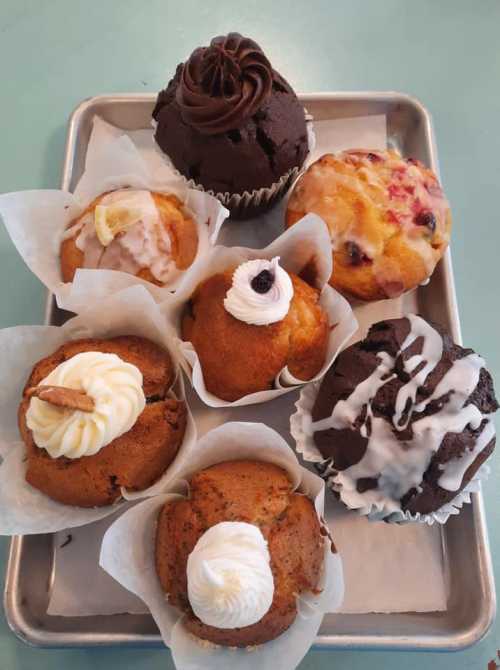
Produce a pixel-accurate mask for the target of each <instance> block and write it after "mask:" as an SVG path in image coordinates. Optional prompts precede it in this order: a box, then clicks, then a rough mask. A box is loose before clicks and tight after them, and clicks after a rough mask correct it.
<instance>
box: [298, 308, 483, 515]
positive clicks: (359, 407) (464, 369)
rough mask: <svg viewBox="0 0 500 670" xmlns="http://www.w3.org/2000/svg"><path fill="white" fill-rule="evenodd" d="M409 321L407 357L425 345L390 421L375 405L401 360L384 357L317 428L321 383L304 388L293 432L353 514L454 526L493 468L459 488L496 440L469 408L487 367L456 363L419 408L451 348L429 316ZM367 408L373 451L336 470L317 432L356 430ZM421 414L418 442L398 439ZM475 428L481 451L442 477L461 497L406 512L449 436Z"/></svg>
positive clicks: (365, 425)
mask: <svg viewBox="0 0 500 670" xmlns="http://www.w3.org/2000/svg"><path fill="white" fill-rule="evenodd" d="M406 318H407V319H408V320H409V322H410V331H409V334H408V336H407V338H406V340H405V341H404V342H403V343H402V345H401V348H400V351H399V354H402V352H404V351H405V350H406V349H407V348H408V347H410V346H411V344H412V343H413V342H415V340H416V339H417V338H420V339H422V341H423V344H422V354H418V355H413V356H410V357H409V358H404V359H403V363H402V365H403V366H404V370H405V372H406V373H407V374H408V381H407V382H406V383H405V384H403V385H402V386H401V388H400V389H399V391H398V394H397V396H396V399H395V406H394V414H393V417H392V419H391V421H390V422H389V421H387V420H386V419H383V418H380V417H377V416H373V412H372V407H371V400H372V399H373V398H374V397H375V395H376V393H377V391H378V389H379V388H381V387H382V386H383V385H384V384H385V383H387V382H390V381H391V379H392V378H393V377H394V376H395V375H394V374H393V369H394V367H393V366H394V365H395V360H396V359H393V358H392V357H391V356H389V354H387V353H386V352H384V351H382V352H379V353H378V355H377V358H378V361H379V364H378V366H377V367H376V368H375V369H374V370H373V371H372V373H371V374H370V375H369V376H368V377H367V378H366V379H364V380H363V381H361V382H360V383H359V384H358V385H357V386H356V388H355V390H354V391H352V392H351V394H350V395H349V396H347V397H346V398H343V399H342V400H339V401H338V402H337V403H336V405H335V407H334V409H333V412H332V415H331V416H329V417H327V418H325V419H320V420H318V421H317V422H316V423H314V422H313V420H312V412H313V408H314V404H315V402H316V398H317V396H318V393H319V390H320V387H321V382H319V381H318V382H315V383H313V384H310V385H309V386H307V387H304V388H303V389H302V390H301V393H300V396H299V399H298V400H297V402H296V404H295V406H296V412H295V413H294V414H292V416H291V417H290V432H291V434H292V437H293V438H294V439H295V443H296V448H297V451H298V453H299V454H300V455H301V456H302V458H303V459H304V460H305V461H307V462H309V463H314V464H315V466H316V469H317V470H318V472H319V473H320V474H321V476H322V477H323V479H325V481H326V482H327V485H328V487H329V488H330V489H331V490H332V491H334V492H335V493H336V494H338V496H339V497H340V499H341V500H342V502H343V503H344V504H345V505H346V507H348V508H349V509H352V510H355V511H356V512H358V513H359V514H360V515H362V516H367V517H368V518H369V519H370V520H372V521H380V520H384V521H387V522H391V523H408V522H420V523H426V524H428V525H433V524H434V523H436V522H437V523H446V521H447V520H448V518H449V517H450V516H453V515H456V514H459V512H460V509H461V508H462V506H463V505H464V504H465V503H469V502H470V501H471V494H472V493H475V492H477V491H479V490H480V487H481V480H484V479H485V478H486V477H487V476H488V474H489V472H490V468H489V466H488V465H486V464H483V465H481V466H480V467H479V469H478V470H477V472H476V473H475V475H474V476H473V478H472V479H471V480H470V481H469V482H468V483H467V485H466V486H465V487H464V488H463V489H462V490H459V489H460V486H461V482H462V478H463V476H464V475H465V473H466V471H467V469H468V467H469V466H470V465H471V464H472V463H473V461H474V460H475V458H476V457H477V456H478V455H479V454H480V452H481V451H482V449H484V448H485V447H486V446H487V444H488V443H489V442H490V441H491V440H492V439H493V438H494V436H495V429H494V425H493V422H492V418H491V416H490V415H487V414H483V413H482V411H481V410H480V409H479V408H478V407H477V406H475V405H474V404H473V403H469V402H468V399H469V397H470V395H471V394H472V392H473V391H474V389H475V388H476V386H477V384H478V382H479V378H480V371H481V369H482V368H483V367H485V363H484V361H483V360H482V359H481V358H480V357H479V356H478V355H477V354H475V353H469V354H467V355H465V356H464V357H463V358H459V359H456V360H454V361H453V363H452V365H451V367H450V368H449V369H448V370H447V371H446V373H445V374H444V375H443V377H442V379H441V380H440V381H439V383H438V384H437V386H436V388H435V389H434V391H433V393H432V395H430V396H429V397H425V399H424V400H421V401H420V402H418V403H417V402H416V397H417V390H418V388H419V387H421V386H423V385H424V383H425V381H426V379H427V377H428V376H429V375H430V374H431V373H432V371H433V370H434V369H435V367H436V366H437V365H438V363H439V362H440V361H441V356H442V352H443V343H442V337H441V335H440V334H439V333H438V331H437V330H435V329H434V328H433V327H432V326H431V325H430V324H428V323H427V322H426V321H425V320H424V319H423V318H421V317H419V316H417V315H414V314H408V315H406ZM411 373H413V375H412V374H411ZM443 399H444V400H443ZM432 402H434V403H439V402H441V405H439V406H438V409H437V410H435V411H434V412H433V413H431V414H430V416H426V415H425V414H422V412H424V410H425V408H426V407H427V405H428V404H430V403H432ZM408 407H409V409H408ZM363 408H366V409H365V410H364V414H363V416H364V417H365V418H364V419H362V423H361V425H360V426H359V428H358V429H359V432H360V435H361V436H362V437H363V438H365V439H366V440H367V444H366V450H365V453H364V455H363V457H362V458H361V459H360V460H359V461H358V462H357V463H355V464H353V465H351V466H349V467H348V468H345V469H342V470H336V468H335V459H334V458H333V457H331V458H328V459H325V458H324V457H323V455H322V454H321V452H320V450H319V449H318V447H317V446H316V444H315V441H314V432H315V431H323V430H327V429H329V428H336V429H339V430H346V429H349V428H352V426H353V424H354V423H355V422H357V421H359V420H360V416H361V415H362V413H363ZM413 413H416V414H417V413H418V414H419V415H420V417H419V418H417V419H416V420H415V422H414V423H412V424H411V437H407V438H406V440H398V438H397V437H396V436H395V435H394V432H395V431H396V430H400V431H401V430H405V429H406V428H407V426H408V424H409V422H410V419H411V417H412V414H413ZM467 425H470V426H471V427H472V428H473V429H475V430H477V429H479V427H480V426H483V427H482V430H481V432H480V434H479V435H478V436H477V437H476V441H475V445H474V448H473V449H472V450H471V451H470V452H467V453H464V454H462V455H461V457H460V458H455V459H451V460H450V461H448V462H447V463H446V465H442V466H441V470H442V474H441V477H440V478H439V480H438V485H439V486H441V487H442V488H443V489H445V490H448V491H452V492H454V491H457V494H456V495H455V496H454V497H453V498H452V499H451V500H450V502H448V503H446V504H444V505H443V506H442V507H441V508H439V509H438V510H436V511H434V512H430V513H426V514H424V513H420V512H416V513H412V512H410V511H404V510H402V509H401V505H400V503H399V502H397V501H399V500H400V499H401V497H402V496H403V495H404V494H405V493H406V492H407V491H409V490H410V489H412V488H416V489H417V490H418V489H419V487H420V484H421V482H422V478H423V475H424V473H425V472H426V470H427V468H428V465H429V463H430V460H431V457H432V455H433V454H434V453H435V452H436V451H437V449H438V448H439V447H440V445H441V443H442V440H444V438H445V436H446V435H447V434H449V433H460V432H462V431H463V430H464V429H465V427H466V426H467ZM361 478H364V479H368V480H370V479H373V478H378V480H379V485H378V486H377V487H376V488H375V489H372V488H368V489H367V490H366V491H359V490H358V487H357V481H358V479H361Z"/></svg>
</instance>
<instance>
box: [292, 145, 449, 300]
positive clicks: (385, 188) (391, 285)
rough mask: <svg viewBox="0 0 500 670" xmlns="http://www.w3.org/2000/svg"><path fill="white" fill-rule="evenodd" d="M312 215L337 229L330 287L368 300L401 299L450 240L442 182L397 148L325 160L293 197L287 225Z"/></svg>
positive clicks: (333, 230)
mask: <svg viewBox="0 0 500 670" xmlns="http://www.w3.org/2000/svg"><path fill="white" fill-rule="evenodd" d="M309 212H314V213H315V214H318V215H319V216H321V218H322V219H323V220H324V221H325V223H326V224H327V226H328V228H329V230H330V235H331V239H332V248H333V258H334V269H333V275H332V279H331V284H332V285H333V286H335V287H336V288H338V289H339V290H341V291H343V292H345V293H348V294H349V295H352V296H354V297H356V298H359V299H361V300H380V299H383V298H392V297H397V296H398V295H401V294H402V293H404V292H405V291H408V290H410V289H412V288H414V287H415V286H417V285H418V284H420V283H422V282H423V281H425V280H426V279H427V278H428V277H429V276H430V275H431V274H432V272H433V271H434V268H435V266H436V263H437V262H438V261H439V259H440V258H441V256H442V255H443V253H444V251H445V249H446V246H447V244H448V241H449V237H450V228H451V215H450V210H449V206H448V202H447V200H446V198H445V196H444V194H443V191H442V190H441V187H440V185H439V182H438V179H437V177H436V176H435V175H434V173H433V172H432V171H431V170H429V169H428V168H426V167H425V166H424V165H422V163H420V162H419V161H417V160H414V159H411V158H410V159H404V158H402V157H401V156H400V155H399V154H398V153H397V152H396V151H394V150H388V151H360V150H351V151H344V152H341V153H339V154H336V155H333V154H326V155H325V156H323V157H322V158H320V159H319V160H318V161H316V162H315V163H314V164H313V165H311V167H310V168H309V169H308V170H307V172H306V173H305V174H304V176H303V177H302V178H301V179H300V180H299V182H298V183H297V186H296V187H295V189H294V191H293V193H292V195H291V198H290V201H289V204H288V210H287V217H286V222H287V225H288V226H291V225H292V224H294V223H295V222H296V221H298V220H299V219H301V218H302V217H303V216H304V215H305V214H307V213H309Z"/></svg>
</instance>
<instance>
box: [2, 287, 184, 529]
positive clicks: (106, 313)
mask: <svg viewBox="0 0 500 670" xmlns="http://www.w3.org/2000/svg"><path fill="white" fill-rule="evenodd" d="M116 335H137V336H141V337H146V338H148V339H150V340H152V341H154V342H156V343H157V344H159V345H160V346H162V347H164V348H165V349H167V350H169V351H170V350H171V348H172V347H171V342H170V338H169V331H168V330H167V329H165V325H164V318H163V315H162V314H161V312H160V310H159V308H158V306H157V304H156V303H155V301H154V300H153V298H152V297H151V296H150V295H149V293H148V292H147V291H146V290H145V289H144V288H143V287H141V286H133V287H131V288H129V289H127V290H125V291H122V292H120V293H117V294H116V295H114V296H109V297H108V298H107V299H106V300H102V301H100V302H99V303H98V304H96V305H94V306H93V307H91V308H89V309H88V310H87V311H86V312H84V313H82V314H81V315H80V316H78V317H75V318H73V319H71V320H70V321H67V322H66V323H65V324H64V325H63V326H61V327H56V326H19V327H15V328H6V329H4V330H0V358H1V360H2V385H1V389H0V401H1V402H0V457H2V458H3V461H2V463H1V465H0V535H21V534H32V533H50V532H54V531H57V530H62V529H64V528H71V527H73V526H81V525H83V524H87V523H90V522H92V521H96V520H98V519H102V518H103V517H105V516H107V515H108V514H112V513H113V512H114V511H116V509H117V508H118V506H119V505H122V504H123V503H117V504H114V505H110V506H107V507H99V508H80V507H73V506H70V505H63V504H61V503H58V502H56V501H54V500H52V499H50V498H49V497H48V496H46V495H45V494H43V493H42V492H41V491H38V490H37V489H35V488H33V487H32V486H30V485H29V484H28V483H27V482H26V480H25V472H26V463H25V460H24V459H25V452H26V450H25V446H24V443H23V442H22V441H21V437H20V435H19V431H18V427H17V411H18V407H19V403H20V402H21V398H22V391H23V388H24V385H25V383H26V380H27V379H28V376H29V374H30V372H31V370H32V368H33V366H34V365H35V364H36V363H37V362H38V361H39V360H40V359H42V358H44V357H45V356H48V355H50V354H52V353H53V352H54V351H55V350H56V349H57V348H58V347H59V346H61V345H62V344H63V343H64V342H67V341H68V340H74V339H78V338H82V337H112V336H116ZM172 359H173V361H174V363H175V356H172ZM171 393H172V395H173V396H175V397H177V398H179V399H183V400H184V399H185V396H184V384H183V380H182V375H181V374H180V371H178V372H177V379H176V382H175V384H174V386H173V387H172V389H171ZM187 410H188V414H187V424H186V432H185V435H184V439H183V442H182V445H181V447H180V449H179V452H178V454H177V456H176V458H175V460H174V461H173V463H172V464H171V466H170V467H169V468H168V469H167V471H166V472H165V473H164V475H163V476H162V477H161V478H160V479H159V480H158V481H157V482H156V483H155V484H153V485H152V486H150V487H149V488H147V489H145V490H143V491H137V492H127V491H126V490H124V489H122V496H123V498H124V499H127V500H135V499H137V498H144V497H148V496H151V495H156V494H157V493H158V492H159V491H163V490H164V489H165V487H166V486H168V484H169V482H170V481H171V480H172V479H173V478H175V477H176V476H177V472H178V470H179V469H180V468H181V467H182V466H183V463H184V461H185V460H186V459H188V458H189V454H190V451H191V449H192V447H193V446H194V444H195V442H196V427H195V424H194V420H193V417H192V415H191V412H190V410H189V407H187Z"/></svg>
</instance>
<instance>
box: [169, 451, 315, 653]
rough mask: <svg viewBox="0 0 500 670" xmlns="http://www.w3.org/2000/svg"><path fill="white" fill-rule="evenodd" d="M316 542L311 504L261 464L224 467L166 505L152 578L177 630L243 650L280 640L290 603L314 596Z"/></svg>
mask: <svg viewBox="0 0 500 670" xmlns="http://www.w3.org/2000/svg"><path fill="white" fill-rule="evenodd" d="M323 556H324V538H323V535H322V529H321V527H320V523H319V520H318V516H317V514H316V510H315V508H314V505H313V503H312V502H311V500H309V498H307V497H306V496H304V495H302V494H300V493H294V492H293V486H292V484H291V482H290V480H289V477H288V475H287V473H286V472H285V471H284V470H283V469H282V468H280V467H278V466H276V465H274V464H271V463H265V462H256V461H245V460H241V461H229V462H224V463H220V464H218V465H213V466H211V467H209V468H207V469H205V470H202V471H201V472H199V473H197V474H196V475H194V476H193V477H192V478H191V481H190V497H189V499H183V500H175V501H171V502H167V503H166V504H165V505H164V506H163V508H162V509H161V511H160V514H159V517H158V525H157V531H156V571H157V573H158V577H159V579H160V583H161V586H162V588H163V590H164V591H165V593H166V594H168V600H169V602H170V603H171V604H172V605H173V606H175V607H177V608H179V609H180V610H182V611H183V612H184V613H185V614H186V616H185V618H184V619H183V623H184V625H185V626H186V627H187V628H188V630H189V631H191V632H192V633H193V634H194V635H196V636H197V637H199V638H201V639H203V640H208V641H210V642H213V643H215V644H220V645H224V646H231V647H246V646H250V645H258V644H263V643H264V642H268V641H269V640H273V639H274V638H276V637H278V636H279V635H281V634H282V633H283V632H284V631H285V630H286V629H287V628H288V627H289V626H290V625H291V624H292V623H293V621H294V620H295V617H296V615H297V596H298V595H300V594H301V593H304V592H306V591H313V592H314V591H315V590H316V589H317V586H318V583H319V579H320V576H321V574H322V568H323Z"/></svg>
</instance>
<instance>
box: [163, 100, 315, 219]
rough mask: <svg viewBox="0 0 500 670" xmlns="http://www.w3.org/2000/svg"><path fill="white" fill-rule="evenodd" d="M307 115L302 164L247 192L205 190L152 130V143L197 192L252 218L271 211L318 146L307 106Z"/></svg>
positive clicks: (233, 212)
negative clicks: (173, 159) (176, 163)
mask: <svg viewBox="0 0 500 670" xmlns="http://www.w3.org/2000/svg"><path fill="white" fill-rule="evenodd" d="M304 113H305V118H306V130H307V142H308V149H309V151H308V154H307V156H306V159H305V160H304V164H303V166H302V167H300V168H299V167H295V168H292V169H291V170H289V171H288V172H286V173H285V174H284V175H282V176H281V177H280V179H278V181H276V182H274V184H271V186H268V187H266V188H259V189H255V190H253V191H244V192H243V193H228V192H226V193H215V192H214V191H212V190H205V189H204V188H203V186H201V184H197V183H196V182H195V181H194V180H193V179H187V178H186V177H185V176H184V175H183V174H182V173H181V172H179V170H177V169H176V168H175V167H174V166H173V163H172V162H171V161H170V158H169V157H168V155H167V154H165V153H164V152H163V151H162V149H161V148H160V147H159V146H158V144H157V143H156V139H155V132H153V145H154V147H155V149H156V151H157V153H158V154H159V155H160V156H161V157H162V159H163V160H165V161H168V164H169V167H171V168H172V169H173V170H174V171H175V173H176V174H177V175H178V176H179V177H180V178H182V179H184V180H185V181H186V185H187V186H188V187H189V188H194V189H196V190H198V191H203V192H204V193H208V194H209V195H211V196H213V197H214V198H217V200H219V201H220V202H221V203H222V204H223V205H224V207H226V208H227V209H228V210H229V212H230V216H231V218H232V219H240V220H242V219H250V218H252V217H254V216H258V215H259V214H263V213H264V212H267V211H269V210H270V209H271V208H272V207H274V205H276V204H277V203H278V202H279V201H280V200H281V198H283V196H284V195H285V194H286V193H287V191H288V189H289V188H290V186H291V185H292V183H293V182H294V181H295V180H296V179H297V177H298V176H299V175H300V174H301V172H302V171H303V169H304V165H305V163H306V161H307V157H308V156H309V155H310V154H311V152H312V151H313V149H314V147H315V145H316V137H315V135H314V129H313V118H312V116H311V115H310V114H309V113H308V112H307V110H306V109H304ZM151 124H152V126H153V131H156V125H157V124H156V121H155V120H154V119H153V120H152V122H151Z"/></svg>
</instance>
